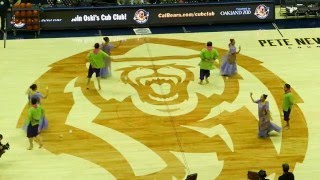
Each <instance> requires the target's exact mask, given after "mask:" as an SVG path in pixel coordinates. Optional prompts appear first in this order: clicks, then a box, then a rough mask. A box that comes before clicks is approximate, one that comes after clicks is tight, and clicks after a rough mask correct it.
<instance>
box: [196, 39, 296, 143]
mask: <svg viewBox="0 0 320 180" xmlns="http://www.w3.org/2000/svg"><path fill="white" fill-rule="evenodd" d="M235 44H236V42H235V40H234V39H230V43H229V45H228V46H229V51H228V52H227V54H225V55H224V56H222V58H221V60H222V61H221V63H222V64H221V66H220V74H221V75H222V76H232V75H234V74H236V73H237V64H236V55H237V54H239V53H240V51H241V47H240V46H239V50H238V51H237V48H236V46H235ZM218 56H219V54H218V51H217V50H216V49H214V48H213V47H212V42H211V41H209V42H207V44H206V48H204V49H202V50H201V53H200V58H201V61H200V63H199V66H200V77H199V79H200V81H199V84H200V85H202V84H203V81H204V80H205V81H206V83H209V80H208V78H209V77H210V70H212V69H214V67H215V65H214V62H215V61H216V60H217V58H218ZM252 95H253V93H250V97H251V100H252V102H254V103H257V104H258V117H259V123H258V137H261V138H265V137H268V136H269V132H270V131H276V132H281V130H282V129H281V127H279V126H278V125H276V124H275V123H273V122H271V120H272V116H271V113H270V110H269V102H268V101H266V99H267V97H268V95H266V94H263V95H261V97H260V99H258V100H254V99H253V97H252ZM293 105H294V99H293V95H292V93H291V86H290V85H289V84H285V85H284V95H283V101H282V109H283V119H284V121H285V122H286V124H285V126H284V128H286V129H289V128H290V123H289V120H290V112H291V109H292V107H293Z"/></svg>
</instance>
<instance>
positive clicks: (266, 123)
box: [250, 93, 281, 138]
mask: <svg viewBox="0 0 320 180" xmlns="http://www.w3.org/2000/svg"><path fill="white" fill-rule="evenodd" d="M252 95H253V94H252V93H250V97H251V100H252V102H254V103H257V104H258V116H259V123H258V137H263V138H265V137H268V136H269V134H268V133H269V132H270V131H277V132H280V131H281V127H279V126H278V125H276V124H274V123H273V122H271V121H270V120H271V114H270V110H269V102H268V101H266V99H267V97H268V95H266V94H263V95H261V97H260V99H258V100H254V99H253V98H252Z"/></svg>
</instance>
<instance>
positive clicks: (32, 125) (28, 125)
mask: <svg viewBox="0 0 320 180" xmlns="http://www.w3.org/2000/svg"><path fill="white" fill-rule="evenodd" d="M48 94H49V88H48V87H47V88H46V94H45V95H43V94H41V93H40V92H39V91H38V86H37V84H32V85H31V86H30V87H29V89H28V91H27V95H28V100H29V110H28V118H27V119H26V120H25V122H24V126H23V129H24V130H25V131H26V132H27V138H28V140H29V147H28V150H32V149H33V141H36V142H38V143H39V148H41V147H42V145H43V144H42V138H41V135H40V133H41V132H42V131H43V130H45V129H47V127H48V120H47V119H46V116H45V112H44V109H43V107H42V106H41V99H46V98H47V97H48Z"/></svg>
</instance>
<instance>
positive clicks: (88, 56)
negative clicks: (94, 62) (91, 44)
mask: <svg viewBox="0 0 320 180" xmlns="http://www.w3.org/2000/svg"><path fill="white" fill-rule="evenodd" d="M89 58H90V53H88V54H87V57H86V59H87V60H88V61H89V60H90V59H89Z"/></svg>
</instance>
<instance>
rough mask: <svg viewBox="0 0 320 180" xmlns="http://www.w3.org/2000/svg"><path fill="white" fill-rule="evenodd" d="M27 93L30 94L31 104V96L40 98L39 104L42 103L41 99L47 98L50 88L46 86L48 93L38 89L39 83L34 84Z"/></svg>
mask: <svg viewBox="0 0 320 180" xmlns="http://www.w3.org/2000/svg"><path fill="white" fill-rule="evenodd" d="M27 94H28V100H29V104H31V102H30V100H31V98H33V97H34V98H36V99H37V100H38V104H41V99H46V98H47V97H48V95H49V88H48V87H47V88H46V94H44V95H43V94H42V93H41V92H39V91H38V86H37V84H32V85H31V86H30V87H29V89H28V91H27Z"/></svg>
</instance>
